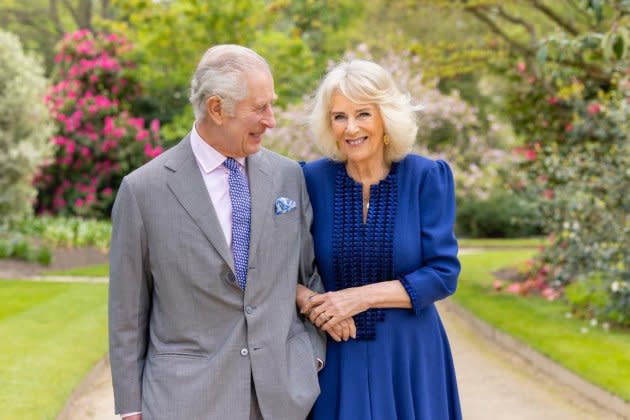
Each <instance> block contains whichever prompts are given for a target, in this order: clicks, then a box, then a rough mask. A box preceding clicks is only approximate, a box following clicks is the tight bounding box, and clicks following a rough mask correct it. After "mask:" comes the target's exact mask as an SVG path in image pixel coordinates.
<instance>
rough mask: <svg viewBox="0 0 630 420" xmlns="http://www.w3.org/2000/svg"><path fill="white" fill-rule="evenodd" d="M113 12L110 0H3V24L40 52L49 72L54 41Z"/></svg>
mask: <svg viewBox="0 0 630 420" xmlns="http://www.w3.org/2000/svg"><path fill="white" fill-rule="evenodd" d="M111 12H112V10H111V4H110V1H109V0H63V1H57V0H29V1H21V0H2V1H0V27H2V28H5V30H7V31H9V32H12V33H14V34H16V35H18V36H19V38H20V39H21V40H22V43H23V44H24V48H25V49H26V50H28V51H33V52H35V53H37V55H38V56H41V57H42V58H43V61H44V66H45V69H46V74H50V72H51V70H52V67H53V64H54V57H55V45H57V43H58V42H59V41H61V39H62V38H63V36H64V35H65V34H66V32H73V31H76V30H78V29H89V30H92V29H94V21H95V20H96V19H97V17H99V16H100V17H107V16H109V15H110V13H111Z"/></svg>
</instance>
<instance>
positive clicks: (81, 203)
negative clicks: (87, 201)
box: [74, 198, 84, 208]
mask: <svg viewBox="0 0 630 420" xmlns="http://www.w3.org/2000/svg"><path fill="white" fill-rule="evenodd" d="M83 204H84V202H83V200H82V199H80V198H77V199H76V200H75V201H74V206H75V207H79V208H81V207H83Z"/></svg>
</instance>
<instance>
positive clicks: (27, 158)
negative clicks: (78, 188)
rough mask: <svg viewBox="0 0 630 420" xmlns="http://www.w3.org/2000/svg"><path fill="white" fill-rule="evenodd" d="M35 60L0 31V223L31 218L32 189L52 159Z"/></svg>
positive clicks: (44, 84) (44, 86) (43, 89)
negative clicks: (41, 167)
mask: <svg viewBox="0 0 630 420" xmlns="http://www.w3.org/2000/svg"><path fill="white" fill-rule="evenodd" d="M43 74H44V71H43V69H42V66H41V64H40V63H39V60H37V59H36V58H34V57H32V56H29V55H26V54H25V53H24V51H23V50H22V45H21V44H20V41H19V40H18V38H17V37H16V36H15V35H13V34H10V33H8V32H4V31H1V30H0V151H1V152H0V221H3V222H7V221H9V222H10V221H13V220H18V219H20V218H22V217H25V216H28V215H29V214H31V213H32V202H33V200H34V199H35V195H36V191H35V188H34V187H33V186H32V181H33V178H34V177H35V175H36V172H37V170H38V167H39V165H40V164H41V163H42V162H43V161H44V159H45V158H47V157H48V156H49V155H50V153H51V147H50V145H49V137H50V136H51V134H52V130H53V128H52V127H53V126H52V122H51V118H50V115H49V113H48V110H47V108H46V106H45V105H44V100H43V99H44V95H45V94H46V89H47V81H46V79H45V78H44V76H43Z"/></svg>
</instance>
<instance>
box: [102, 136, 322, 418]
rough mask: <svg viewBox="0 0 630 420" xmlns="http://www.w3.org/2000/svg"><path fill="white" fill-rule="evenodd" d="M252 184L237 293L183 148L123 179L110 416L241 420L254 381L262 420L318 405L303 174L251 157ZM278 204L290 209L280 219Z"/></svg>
mask: <svg viewBox="0 0 630 420" xmlns="http://www.w3.org/2000/svg"><path fill="white" fill-rule="evenodd" d="M247 171H248V177H249V183H250V191H251V212H252V218H251V236H250V254H249V271H248V274H247V287H246V289H245V291H243V290H242V289H240V288H239V287H238V285H237V284H236V281H235V275H234V262H233V259H232V254H231V252H230V249H229V246H228V244H227V243H226V240H225V236H224V234H223V231H222V228H221V226H220V224H219V221H218V219H217V216H216V212H215V210H214V208H213V206H212V202H211V199H210V197H209V195H208V191H207V188H206V186H205V183H204V181H203V178H202V175H201V172H200V170H199V167H198V165H197V162H196V160H195V157H194V155H193V152H192V149H191V146H190V138H189V137H186V138H185V139H184V140H182V141H181V142H180V143H179V144H178V145H176V146H175V147H173V148H172V149H170V150H168V151H167V152H165V153H163V154H162V155H160V156H158V157H157V158H155V159H154V160H152V161H151V162H149V163H147V164H146V165H144V166H142V167H141V168H139V169H137V170H135V171H133V172H132V173H131V174H129V175H127V176H126V177H125V179H124V180H123V182H122V185H121V187H120V189H119V191H118V195H117V197H116V201H115V204H114V209H113V212H112V221H113V230H112V241H111V250H110V270H111V272H110V287H109V331H110V360H111V367H112V377H113V384H114V396H115V402H116V412H117V413H130V412H135V411H142V412H143V416H144V418H145V420H150V419H179V418H184V419H193V420H202V419H220V420H240V419H242V420H246V419H248V418H249V414H250V413H249V412H250V398H251V392H250V386H251V379H252V378H253V381H254V384H255V389H256V394H257V397H258V403H259V405H260V410H261V412H262V414H263V416H264V418H266V419H281V420H291V419H296V420H298V419H299V420H303V419H304V418H305V417H306V416H307V414H308V412H309V410H310V408H311V406H312V404H313V402H314V401H315V399H316V397H317V395H318V394H319V385H318V380H317V373H316V369H317V367H316V365H317V362H316V359H317V358H319V359H322V360H324V354H325V341H324V340H325V338H324V337H323V336H322V335H321V333H319V332H317V331H316V329H315V328H314V327H313V326H312V325H311V324H309V323H307V322H304V321H303V320H302V319H301V318H300V317H299V315H298V313H297V310H296V305H295V291H296V286H297V284H298V282H299V283H302V284H304V285H306V286H307V287H309V288H311V289H314V290H319V291H321V290H322V283H321V279H320V278H319V276H318V274H317V272H316V269H315V265H314V254H313V243H312V238H311V234H310V226H311V222H312V210H311V206H310V201H309V199H308V195H307V191H306V186H305V183H304V177H303V174H302V170H301V168H300V167H299V165H298V164H297V163H295V162H293V161H291V160H289V159H287V158H284V157H282V156H280V155H277V154H275V153H273V152H270V151H268V150H265V149H262V150H261V151H260V152H258V153H256V154H254V155H251V156H249V157H248V158H247ZM281 197H286V198H288V199H290V200H294V201H295V202H296V204H297V206H296V208H295V209H294V210H292V211H289V212H286V213H281V214H276V212H275V202H276V200H277V199H278V198H281Z"/></svg>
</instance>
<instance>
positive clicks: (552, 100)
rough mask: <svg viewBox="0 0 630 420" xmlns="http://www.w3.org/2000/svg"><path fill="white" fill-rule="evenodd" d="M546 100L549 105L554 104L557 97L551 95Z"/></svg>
mask: <svg viewBox="0 0 630 420" xmlns="http://www.w3.org/2000/svg"><path fill="white" fill-rule="evenodd" d="M548 102H549V105H556V104H557V103H558V98H557V97H556V96H552V97H551V98H549V100H548Z"/></svg>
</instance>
